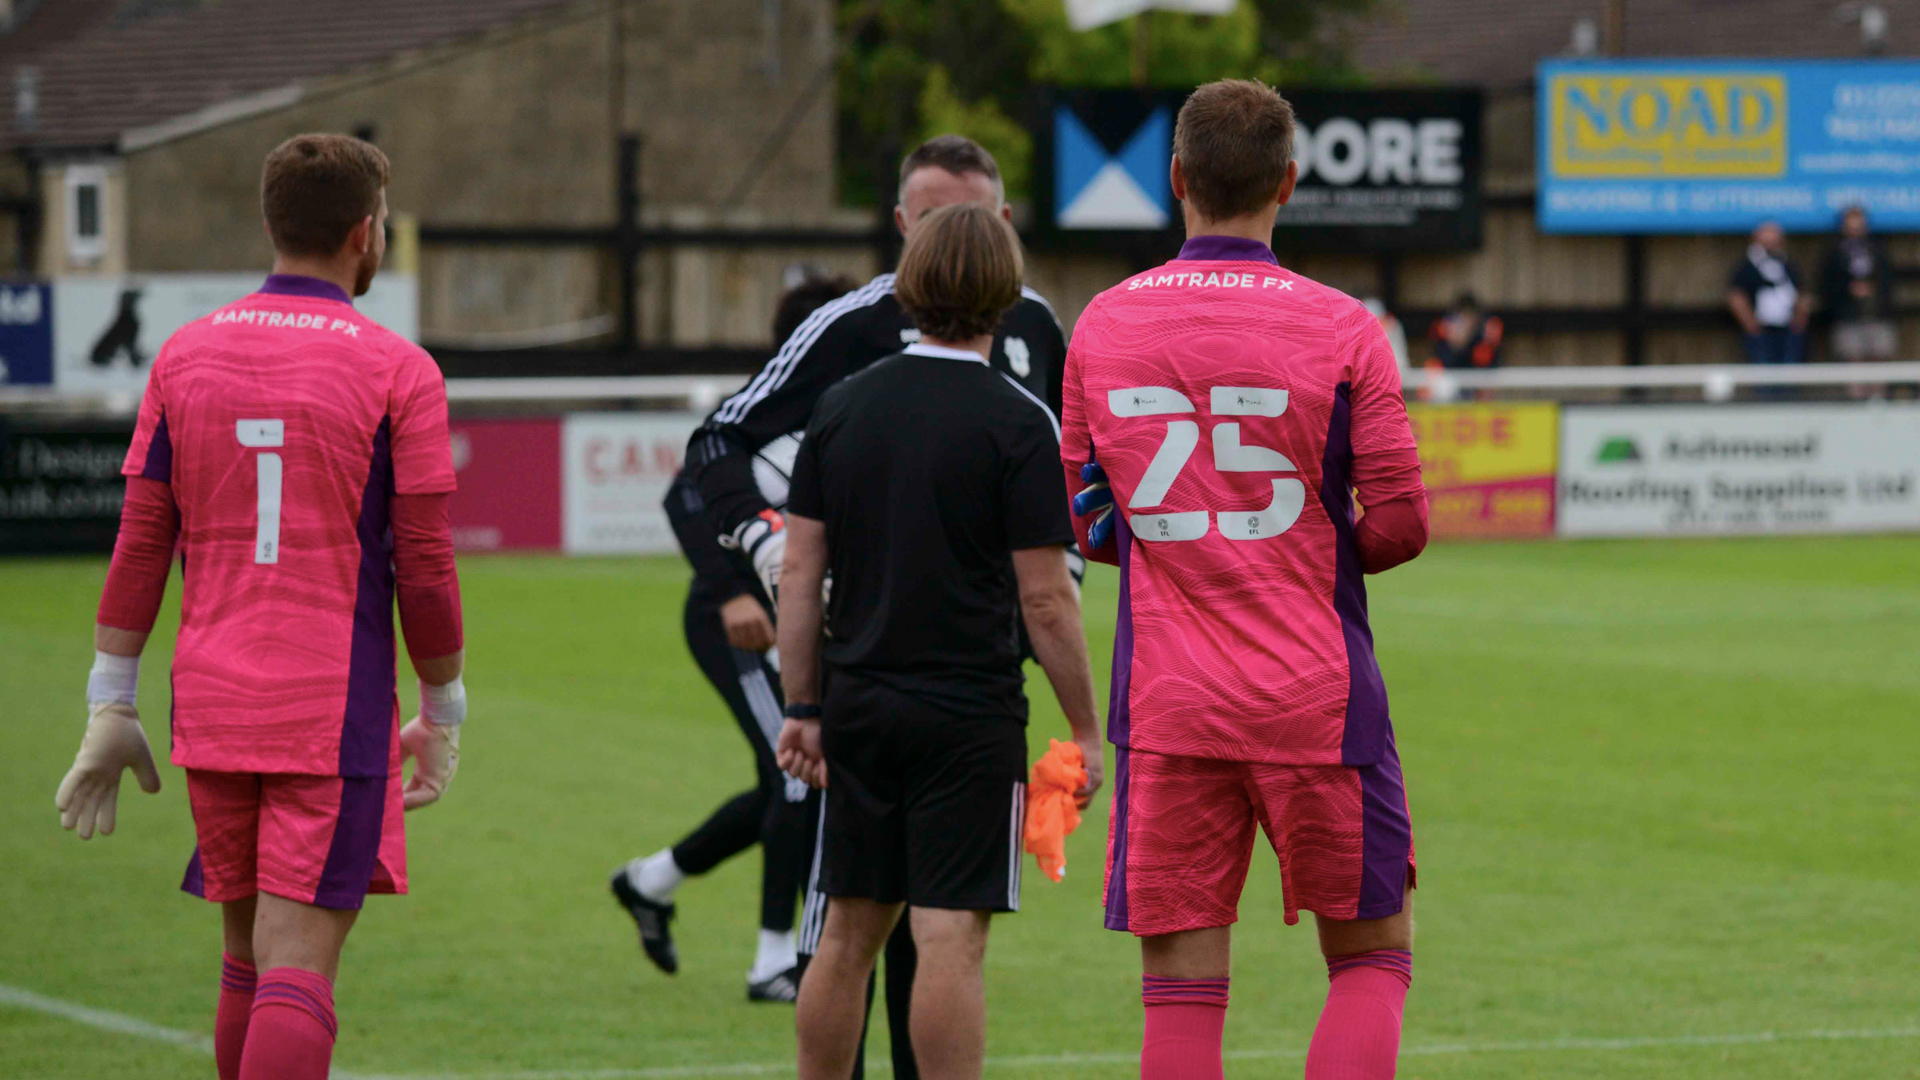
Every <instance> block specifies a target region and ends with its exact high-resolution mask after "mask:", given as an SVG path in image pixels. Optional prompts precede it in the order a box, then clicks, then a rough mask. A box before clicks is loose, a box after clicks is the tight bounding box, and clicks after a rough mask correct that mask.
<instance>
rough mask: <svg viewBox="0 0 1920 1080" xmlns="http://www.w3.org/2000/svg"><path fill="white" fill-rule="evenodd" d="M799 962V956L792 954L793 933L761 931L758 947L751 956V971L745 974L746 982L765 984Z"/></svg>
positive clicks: (788, 931) (786, 931)
mask: <svg viewBox="0 0 1920 1080" xmlns="http://www.w3.org/2000/svg"><path fill="white" fill-rule="evenodd" d="M799 962H800V956H799V954H798V953H796V952H794V945H793V931H791V930H762V931H760V947H759V949H758V950H757V951H755V952H754V954H753V970H752V971H749V972H747V981H748V982H766V981H767V980H768V979H771V978H773V977H774V976H775V975H778V974H780V973H781V972H783V971H785V970H787V969H788V968H790V967H792V966H793V965H795V964H797V963H799Z"/></svg>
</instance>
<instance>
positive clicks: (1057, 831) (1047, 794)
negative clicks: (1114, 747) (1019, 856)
mask: <svg viewBox="0 0 1920 1080" xmlns="http://www.w3.org/2000/svg"><path fill="white" fill-rule="evenodd" d="M1047 742H1048V744H1049V746H1048V749H1047V752H1046V754H1045V755H1044V756H1043V757H1041V759H1040V760H1039V761H1036V762H1034V763H1033V774H1032V777H1031V778H1030V779H1029V781H1028V783H1027V829H1026V837H1025V844H1026V849H1027V851H1028V852H1029V853H1030V854H1032V855H1033V857H1034V858H1035V859H1037V860H1039V862H1040V871H1041V873H1044V874H1046V875H1047V876H1048V877H1050V878H1052V879H1053V880H1055V881H1059V880H1060V879H1061V878H1062V877H1064V876H1066V872H1067V836H1068V835H1069V834H1071V833H1072V832H1073V830H1075V829H1077V828H1079V827H1080V808H1079V807H1077V806H1075V805H1074V804H1073V803H1074V799H1073V793H1074V792H1076V791H1079V790H1080V789H1081V788H1082V787H1084V786H1085V785H1086V782H1087V768H1086V759H1085V758H1084V757H1082V756H1081V754H1080V747H1079V745H1078V744H1076V743H1070V742H1061V741H1060V740H1059V739H1049V740H1047Z"/></svg>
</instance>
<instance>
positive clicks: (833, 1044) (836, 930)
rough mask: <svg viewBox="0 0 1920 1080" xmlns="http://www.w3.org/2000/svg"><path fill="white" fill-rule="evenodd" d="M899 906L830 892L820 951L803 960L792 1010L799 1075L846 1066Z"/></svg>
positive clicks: (820, 1075) (835, 1077)
mask: <svg viewBox="0 0 1920 1080" xmlns="http://www.w3.org/2000/svg"><path fill="white" fill-rule="evenodd" d="M901 909H902V905H900V904H881V903H876V902H874V901H872V900H867V899H864V898H861V897H854V896H836V897H834V898H833V903H832V904H830V905H828V907H827V922H826V927H825V929H824V930H823V931H822V933H821V935H820V951H819V952H818V953H816V954H814V957H813V959H812V961H811V962H810V963H809V964H808V965H807V974H806V978H804V979H802V980H801V984H800V1002H799V1008H798V1009H796V1010H795V1020H794V1023H795V1028H796V1029H797V1032H798V1038H799V1046H800V1080H843V1078H844V1077H846V1076H847V1075H848V1074H849V1073H850V1072H851V1071H852V1069H853V1061H854V1055H855V1053H856V1052H857V1051H858V1049H859V1046H860V1036H861V1032H862V1029H863V1028H864V1026H865V1022H866V1016H865V1013H866V1004H867V996H866V995H867V986H868V980H869V979H870V978H872V976H873V962H874V960H875V959H877V958H878V957H879V955H880V950H881V948H882V947H883V946H884V945H885V944H886V941H887V935H888V934H889V933H892V931H893V924H894V923H896V922H898V921H899V919H900V912H901Z"/></svg>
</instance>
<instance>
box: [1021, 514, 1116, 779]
mask: <svg viewBox="0 0 1920 1080" xmlns="http://www.w3.org/2000/svg"><path fill="white" fill-rule="evenodd" d="M1013 573H1014V577H1015V578H1016V579H1018V581H1019V584H1020V614H1021V616H1022V618H1023V619H1024V620H1025V621H1026V625H1027V633H1028V635H1029V636H1031V637H1032V639H1033V654H1034V657H1035V659H1037V660H1039V661H1040V669H1041V670H1042V671H1045V672H1046V673H1047V682H1048V683H1050V684H1052V686H1053V695H1054V697H1056V698H1058V699H1059V701H1060V711H1061V712H1064V713H1066V715H1067V726H1068V727H1069V728H1071V729H1072V731H1073V741H1074V742H1075V743H1077V744H1079V747H1080V753H1081V756H1082V757H1084V758H1085V759H1086V767H1087V784H1086V786H1085V787H1083V788H1081V789H1080V790H1079V791H1078V792H1076V793H1075V796H1076V800H1077V801H1078V802H1079V804H1080V806H1081V807H1082V808H1085V807H1086V805H1087V803H1088V801H1089V800H1091V799H1092V798H1093V793H1094V792H1095V791H1098V790H1099V789H1100V784H1101V781H1102V780H1103V779H1104V776H1105V770H1104V767H1103V766H1102V764H1101V759H1100V722H1099V720H1098V718H1097V717H1096V715H1095V709H1096V706H1095V705H1094V702H1093V669H1092V668H1091V667H1090V666H1089V664H1088V662H1087V638H1086V634H1085V632H1084V630H1083V629H1082V627H1081V624H1080V596H1079V592H1078V590H1076V589H1075V588H1074V585H1073V577H1072V575H1070V574H1068V573H1067V558H1066V552H1065V550H1064V549H1062V548H1059V547H1052V546H1049V547H1040V548H1027V549H1024V550H1021V551H1016V552H1014V553H1013Z"/></svg>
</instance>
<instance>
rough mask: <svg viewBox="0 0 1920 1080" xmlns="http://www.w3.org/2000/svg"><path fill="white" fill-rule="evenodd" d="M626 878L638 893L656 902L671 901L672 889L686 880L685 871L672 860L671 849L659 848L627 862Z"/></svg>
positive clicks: (666, 902) (668, 902) (669, 902)
mask: <svg viewBox="0 0 1920 1080" xmlns="http://www.w3.org/2000/svg"><path fill="white" fill-rule="evenodd" d="M627 880H628V881H631V882H633V887H634V888H636V889H638V890H640V895H641V896H644V897H646V898H647V899H649V900H652V901H653V902H654V903H656V904H671V903H673V891H674V890H675V889H678V888H679V887H680V883H681V882H683V881H685V880H687V872H686V871H685V870H682V869H680V867H679V865H678V864H676V863H675V862H674V861H673V849H672V848H661V849H660V850H659V851H656V852H654V853H653V854H651V855H648V856H647V857H645V858H643V859H635V860H633V861H632V862H630V863H628V864H627Z"/></svg>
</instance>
